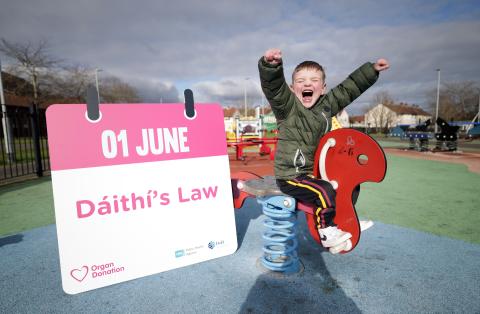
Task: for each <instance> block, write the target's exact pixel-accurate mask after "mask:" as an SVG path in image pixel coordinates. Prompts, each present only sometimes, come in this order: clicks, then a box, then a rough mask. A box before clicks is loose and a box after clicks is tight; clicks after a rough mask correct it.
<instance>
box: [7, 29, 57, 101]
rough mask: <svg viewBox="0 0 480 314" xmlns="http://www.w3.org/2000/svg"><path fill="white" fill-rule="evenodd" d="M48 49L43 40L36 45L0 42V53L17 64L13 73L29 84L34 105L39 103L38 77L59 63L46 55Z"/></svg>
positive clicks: (46, 43)
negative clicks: (25, 79) (23, 78)
mask: <svg viewBox="0 0 480 314" xmlns="http://www.w3.org/2000/svg"><path fill="white" fill-rule="evenodd" d="M48 49H49V44H48V42H47V41H45V40H40V41H38V42H37V43H31V42H27V43H13V42H10V41H7V40H5V39H3V38H2V39H1V40H0V51H1V52H3V54H4V55H5V56H7V57H8V58H10V59H12V60H14V61H15V62H16V63H17V65H16V71H15V72H17V73H19V74H20V75H22V74H23V75H25V76H26V77H27V79H28V80H29V81H30V82H31V84H32V88H33V101H34V103H36V104H38V102H39V90H40V89H39V83H40V80H39V77H40V76H41V75H42V74H45V73H47V72H48V70H49V69H51V68H52V67H54V66H55V65H57V64H59V62H60V61H59V60H57V59H55V58H54V57H52V56H51V55H50V54H49V53H48Z"/></svg>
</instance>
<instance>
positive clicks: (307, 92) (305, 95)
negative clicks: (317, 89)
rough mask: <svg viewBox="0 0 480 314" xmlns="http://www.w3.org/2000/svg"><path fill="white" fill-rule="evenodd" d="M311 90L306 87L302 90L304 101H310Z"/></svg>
mask: <svg viewBox="0 0 480 314" xmlns="http://www.w3.org/2000/svg"><path fill="white" fill-rule="evenodd" d="M312 96H313V90H309V89H306V90H304V91H302V100H303V101H305V102H310V101H312Z"/></svg>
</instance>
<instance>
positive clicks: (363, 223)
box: [360, 220, 373, 231]
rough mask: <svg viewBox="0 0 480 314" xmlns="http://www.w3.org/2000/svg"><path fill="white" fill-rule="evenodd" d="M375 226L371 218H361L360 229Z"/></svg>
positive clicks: (363, 229)
mask: <svg viewBox="0 0 480 314" xmlns="http://www.w3.org/2000/svg"><path fill="white" fill-rule="evenodd" d="M371 226H373V221H371V220H360V231H365V230H367V229H368V228H370V227H371Z"/></svg>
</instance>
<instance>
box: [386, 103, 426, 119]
mask: <svg viewBox="0 0 480 314" xmlns="http://www.w3.org/2000/svg"><path fill="white" fill-rule="evenodd" d="M384 106H385V107H387V108H388V109H390V110H392V111H393V112H395V113H397V114H410V115H413V116H431V115H432V114H430V113H428V112H426V111H425V110H423V109H422V108H420V107H419V106H417V105H409V104H405V103H400V104H398V105H394V104H385V105H384Z"/></svg>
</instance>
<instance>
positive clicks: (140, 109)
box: [47, 104, 227, 171]
mask: <svg viewBox="0 0 480 314" xmlns="http://www.w3.org/2000/svg"><path fill="white" fill-rule="evenodd" d="M195 111H196V116H195V117H194V118H193V119H188V118H186V116H185V114H184V112H185V107H184V105H183V104H101V105H100V112H101V119H100V120H99V121H98V122H91V121H88V120H87V118H86V105H84V104H78V105H77V104H75V105H53V106H50V107H49V108H48V110H47V124H48V142H49V149H50V162H51V169H52V170H54V171H55V170H66V169H79V168H90V167H100V166H111V165H121V164H133V163H144V162H152V161H162V160H175V159H187V158H196V157H209V156H220V155H226V154H227V145H226V137H225V126H224V122H223V111H222V108H221V107H220V105H217V104H195Z"/></svg>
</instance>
